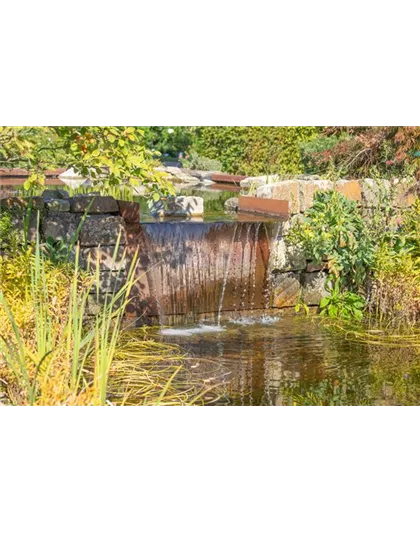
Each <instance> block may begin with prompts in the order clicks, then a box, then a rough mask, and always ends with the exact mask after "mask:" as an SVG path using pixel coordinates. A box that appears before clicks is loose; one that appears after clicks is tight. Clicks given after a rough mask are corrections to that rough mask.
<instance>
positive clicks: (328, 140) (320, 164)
mask: <svg viewBox="0 0 420 533" xmlns="http://www.w3.org/2000/svg"><path fill="white" fill-rule="evenodd" d="M346 139H348V135H347V134H341V135H330V136H327V135H317V136H316V137H314V138H313V139H310V140H309V141H306V142H304V143H301V144H300V146H299V148H300V152H301V158H302V164H303V167H304V169H305V172H307V173H308V174H322V173H324V172H326V171H327V170H329V169H330V167H331V157H332V154H333V150H334V148H335V147H336V145H337V144H339V143H340V142H342V141H344V140H346Z"/></svg>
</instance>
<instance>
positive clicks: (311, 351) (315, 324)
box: [161, 316, 420, 405]
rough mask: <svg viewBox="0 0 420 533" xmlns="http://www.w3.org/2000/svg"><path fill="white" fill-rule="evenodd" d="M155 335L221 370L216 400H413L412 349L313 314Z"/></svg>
mask: <svg viewBox="0 0 420 533" xmlns="http://www.w3.org/2000/svg"><path fill="white" fill-rule="evenodd" d="M161 337H162V339H163V340H164V341H165V342H173V343H176V344H178V345H180V346H181V347H182V348H183V350H184V351H185V352H186V353H187V354H189V355H191V356H194V357H197V358H198V359H202V360H203V361H211V362H213V363H217V365H218V366H220V367H221V368H223V369H224V372H221V375H223V378H220V379H221V380H222V381H223V386H222V389H223V393H222V397H221V399H220V403H222V404H228V405H229V404H230V405H418V404H419V402H420V350H419V349H418V348H404V347H401V346H400V347H394V348H389V347H383V346H370V345H366V344H358V343H355V342H350V341H349V340H346V339H345V338H344V337H343V336H342V335H337V334H336V333H333V332H332V331H331V330H330V329H328V328H326V327H325V326H324V325H323V324H322V321H320V320H319V318H316V317H315V318H313V317H297V316H267V317H265V318H264V317H263V318H261V317H260V318H250V317H244V318H242V319H238V320H232V319H231V320H225V321H222V322H221V325H220V326H219V327H218V326H214V325H213V326H212V325H205V324H204V325H203V324H201V325H198V326H191V327H187V328H186V327H182V328H163V329H162V330H161ZM198 371H199V369H198Z"/></svg>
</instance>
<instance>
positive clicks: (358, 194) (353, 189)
mask: <svg viewBox="0 0 420 533" xmlns="http://www.w3.org/2000/svg"><path fill="white" fill-rule="evenodd" d="M335 189H336V191H337V192H339V193H341V194H343V195H344V196H345V197H346V198H348V199H349V200H354V201H355V202H361V201H362V189H361V187H360V183H359V181H358V180H338V181H337V183H336V184H335Z"/></svg>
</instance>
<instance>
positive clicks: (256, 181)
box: [240, 176, 267, 194]
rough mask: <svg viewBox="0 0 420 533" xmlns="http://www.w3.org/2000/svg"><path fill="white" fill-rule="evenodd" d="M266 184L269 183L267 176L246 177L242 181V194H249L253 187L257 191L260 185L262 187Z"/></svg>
mask: <svg viewBox="0 0 420 533" xmlns="http://www.w3.org/2000/svg"><path fill="white" fill-rule="evenodd" d="M266 184H267V176H256V177H250V178H245V179H244V180H242V181H241V183H240V186H241V192H242V194H247V193H248V192H249V190H250V189H251V188H252V189H253V190H254V191H256V189H258V187H261V186H262V185H266Z"/></svg>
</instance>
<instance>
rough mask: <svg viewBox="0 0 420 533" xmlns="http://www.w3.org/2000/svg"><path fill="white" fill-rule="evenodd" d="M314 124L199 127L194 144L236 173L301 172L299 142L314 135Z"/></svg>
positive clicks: (226, 169) (228, 170)
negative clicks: (306, 125)
mask: <svg viewBox="0 0 420 533" xmlns="http://www.w3.org/2000/svg"><path fill="white" fill-rule="evenodd" d="M317 131H318V129H317V128H315V127H274V126H269V127H265V126H251V127H250V126H210V127H209V126H206V127H199V128H197V135H196V138H195V140H194V143H193V146H194V148H195V150H196V151H197V152H198V153H199V154H200V155H203V156H206V157H210V158H211V159H216V160H218V161H220V162H221V164H222V167H223V170H224V171H226V172H231V173H234V174H243V175H248V176H252V175H258V174H273V173H279V174H288V173H293V174H298V173H301V172H302V171H303V165H302V162H301V156H300V150H299V145H300V144H301V143H302V142H304V141H306V140H308V139H310V138H311V137H314V136H315V135H316V133H317Z"/></svg>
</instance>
